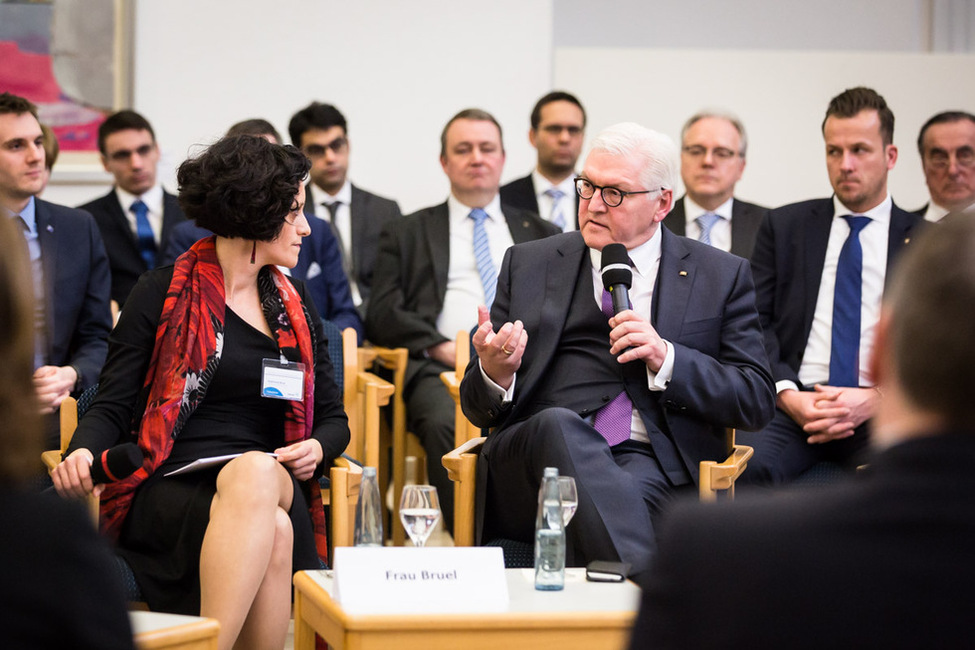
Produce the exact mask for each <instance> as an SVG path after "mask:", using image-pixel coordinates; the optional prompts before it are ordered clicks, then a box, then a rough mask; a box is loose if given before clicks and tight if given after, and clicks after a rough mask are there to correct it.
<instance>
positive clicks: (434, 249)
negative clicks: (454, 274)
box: [422, 203, 450, 307]
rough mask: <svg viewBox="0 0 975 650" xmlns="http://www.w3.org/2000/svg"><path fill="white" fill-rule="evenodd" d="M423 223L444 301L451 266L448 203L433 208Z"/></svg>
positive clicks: (439, 292)
mask: <svg viewBox="0 0 975 650" xmlns="http://www.w3.org/2000/svg"><path fill="white" fill-rule="evenodd" d="M422 224H423V230H424V233H423V241H424V243H425V245H426V246H427V254H428V255H429V256H430V261H431V262H432V264H433V281H434V282H435V284H436V287H437V295H438V296H440V299H441V301H442V300H443V297H444V296H445V295H446V293H447V271H448V270H449V268H450V212H449V210H448V208H447V204H446V203H442V204H440V205H437V206H434V207H433V208H431V209H430V215H429V216H428V218H426V219H423V221H422ZM442 306H443V305H442V304H441V307H442Z"/></svg>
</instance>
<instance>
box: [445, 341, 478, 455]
mask: <svg viewBox="0 0 975 650" xmlns="http://www.w3.org/2000/svg"><path fill="white" fill-rule="evenodd" d="M472 331H473V330H472ZM454 347H455V349H456V350H457V357H456V361H455V363H454V369H453V371H447V372H442V373H440V380H441V381H443V383H444V385H445V386H446V387H447V392H449V393H450V396H451V397H453V398H454V446H455V447H460V446H461V445H462V444H464V443H465V442H467V441H468V440H472V439H474V438H477V437H479V436H480V435H481V434H482V432H481V429H480V428H478V427H476V426H474V425H473V424H471V421H470V420H468V419H467V416H465V415H464V410H463V409H462V408H461V407H460V382H461V380H462V379H463V378H464V371H466V370H467V364H468V363H469V362H470V359H471V355H472V354H474V353H473V352H472V351H471V347H472V346H471V332H468V331H467V330H459V331H458V332H457V338H456V342H455V346H454Z"/></svg>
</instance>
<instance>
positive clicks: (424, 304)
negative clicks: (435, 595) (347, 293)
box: [366, 109, 558, 529]
mask: <svg viewBox="0 0 975 650" xmlns="http://www.w3.org/2000/svg"><path fill="white" fill-rule="evenodd" d="M440 143H441V153H440V164H441V166H442V167H443V170H444V173H445V174H446V175H447V177H448V178H449V179H450V196H449V197H448V199H447V202H446V203H443V204H441V205H437V206H434V207H431V208H425V209H423V210H420V211H418V212H415V213H413V214H411V215H408V216H406V217H403V218H402V219H397V220H394V221H391V222H390V223H389V224H387V226H386V227H385V228H384V229H383V232H382V235H381V236H380V240H379V257H378V259H377V260H376V275H375V282H374V284H373V295H372V302H371V304H370V305H369V312H368V314H367V316H366V335H367V336H368V338H369V340H370V341H373V342H374V343H378V344H379V345H387V346H395V347H398V346H402V347H405V348H407V349H408V350H409V352H410V361H409V363H408V365H407V368H406V388H405V391H404V392H405V395H404V398H405V400H406V409H407V415H408V419H409V424H410V428H411V430H412V431H413V432H414V433H416V434H417V436H419V438H420V440H421V441H422V442H423V446H424V449H425V450H426V452H427V473H428V476H429V478H430V482H431V483H432V484H433V485H435V486H436V487H437V491H438V492H439V494H440V504H441V509H442V510H443V513H444V521H445V522H446V524H447V526H446V527H447V528H448V529H450V528H452V521H453V486H452V485H451V482H450V481H449V480H448V479H447V474H446V471H445V470H444V469H443V466H442V465H441V463H440V459H441V457H442V456H443V455H444V454H445V453H447V452H448V451H450V450H451V449H452V448H453V446H454V412H455V411H454V401H453V399H452V398H451V397H450V394H449V393H448V392H447V389H446V388H445V387H444V385H443V383H442V382H441V381H440V373H441V372H443V371H445V370H453V368H454V363H455V347H454V341H455V338H456V336H457V332H458V331H459V330H465V331H466V330H470V329H471V328H472V327H473V326H474V325H475V324H476V323H477V309H478V305H484V304H490V303H491V301H492V298H493V294H494V289H495V286H496V284H497V268H498V266H499V264H500V260H501V257H502V255H503V254H504V251H505V250H506V249H507V248H508V247H509V246H510V245H511V244H513V243H514V244H517V243H521V242H525V241H529V240H532V239H538V238H540V237H545V236H548V235H551V234H554V233H557V232H558V229H557V228H556V227H555V226H553V225H552V224H550V223H548V222H546V221H543V220H542V219H540V218H539V217H537V216H535V215H534V214H532V213H530V212H525V211H523V210H519V209H517V208H512V207H510V206H502V205H501V202H500V200H499V198H498V182H499V179H500V178H501V170H502V168H503V166H504V145H503V143H502V140H501V127H500V126H499V125H498V122H497V120H495V119H494V117H492V116H491V114H490V113H487V112H485V111H482V110H478V109H467V110H464V111H461V112H460V113H458V114H457V115H455V116H454V117H453V118H452V119H451V120H450V121H449V122H448V123H447V126H445V127H444V130H443V133H442V134H441V137H440Z"/></svg>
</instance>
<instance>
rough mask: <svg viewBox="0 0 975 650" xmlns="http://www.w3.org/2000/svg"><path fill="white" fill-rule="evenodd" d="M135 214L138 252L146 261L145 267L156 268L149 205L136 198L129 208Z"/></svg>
mask: <svg viewBox="0 0 975 650" xmlns="http://www.w3.org/2000/svg"><path fill="white" fill-rule="evenodd" d="M129 210H131V211H132V213H133V214H134V215H135V233H136V237H137V239H138V240H139V253H140V254H141V255H142V259H143V260H145V262H146V268H148V269H154V268H156V238H155V237H154V236H153V234H152V226H150V225H149V206H148V205H146V204H145V203H143V202H142V199H136V200H135V201H133V202H132V207H130V208H129Z"/></svg>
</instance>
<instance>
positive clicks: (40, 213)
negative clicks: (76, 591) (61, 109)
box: [0, 93, 112, 449]
mask: <svg viewBox="0 0 975 650" xmlns="http://www.w3.org/2000/svg"><path fill="white" fill-rule="evenodd" d="M44 182H45V174H44V146H43V135H42V132H41V125H40V123H39V122H38V121H37V108H36V107H35V106H34V105H33V104H31V103H30V102H29V101H27V100H26V99H24V98H22V97H18V96H16V95H12V94H11V93H2V94H0V218H3V219H13V220H14V221H15V222H17V224H18V225H19V228H20V229H21V231H22V232H23V233H24V238H25V240H26V242H25V243H26V246H27V250H28V252H29V254H30V260H31V266H32V271H33V273H32V275H33V278H32V280H33V284H34V295H35V297H36V298H37V310H36V313H35V316H36V326H37V338H36V340H35V348H34V389H35V391H36V394H37V401H38V405H39V407H40V409H41V411H42V412H43V413H45V414H47V415H46V421H45V429H46V431H45V433H46V436H47V437H46V445H47V447H46V448H47V449H53V448H55V447H58V446H59V440H58V419H57V417H56V414H57V411H58V409H59V408H60V406H61V402H62V401H63V400H64V398H65V397H67V396H68V395H70V394H71V393H75V394H77V392H79V391H82V390H84V389H85V388H87V387H88V386H90V385H92V384H93V383H95V382H96V381H98V373H99V372H101V368H102V364H104V363H105V355H106V353H107V352H108V333H109V330H111V327H112V319H111V312H110V310H109V286H110V282H111V279H110V277H109V268H108V258H107V257H106V255H105V247H104V246H103V245H102V239H101V236H100V235H99V234H98V227H97V226H96V225H95V222H94V221H93V220H92V218H91V216H90V215H88V214H87V213H85V212H82V211H81V210H76V209H74V208H68V207H65V206H62V205H55V204H54V203H48V202H47V201H42V200H41V199H39V198H37V196H36V195H37V194H38V193H39V192H40V191H41V189H43V187H44ZM4 316H6V314H4Z"/></svg>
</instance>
